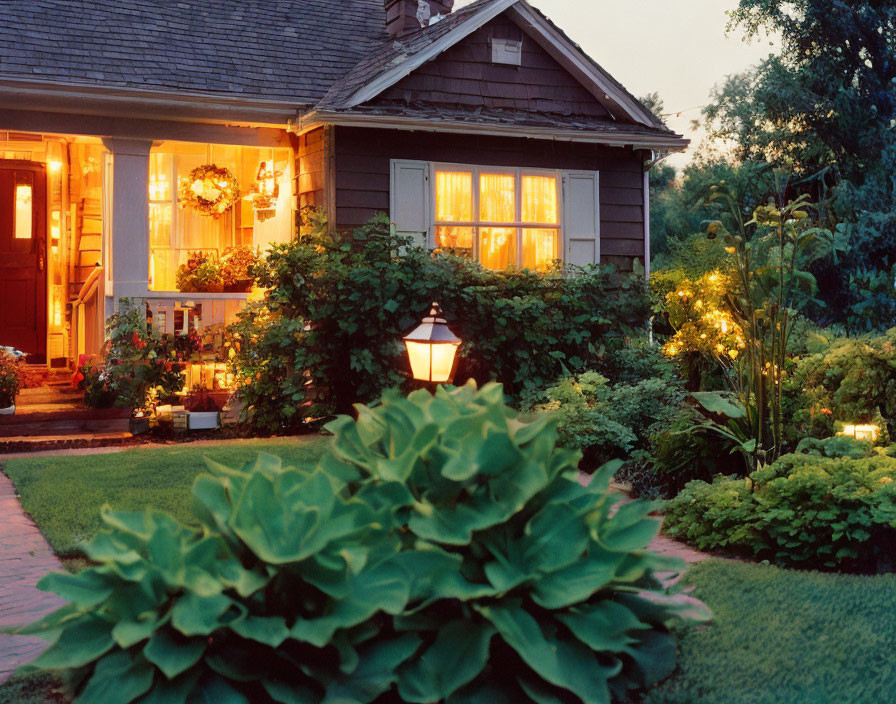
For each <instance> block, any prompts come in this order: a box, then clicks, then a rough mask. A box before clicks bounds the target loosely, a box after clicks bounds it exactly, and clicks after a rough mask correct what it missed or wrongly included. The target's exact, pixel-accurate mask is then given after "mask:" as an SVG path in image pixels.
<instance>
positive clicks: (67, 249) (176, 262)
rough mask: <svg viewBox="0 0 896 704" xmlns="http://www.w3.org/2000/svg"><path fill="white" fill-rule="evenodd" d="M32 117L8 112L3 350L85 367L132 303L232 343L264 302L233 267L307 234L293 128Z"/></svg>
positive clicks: (4, 132) (166, 326)
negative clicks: (108, 325)
mask: <svg viewBox="0 0 896 704" xmlns="http://www.w3.org/2000/svg"><path fill="white" fill-rule="evenodd" d="M27 116H28V113H18V112H16V111H0V205H2V207H0V346H8V347H12V348H15V349H18V350H21V351H22V352H25V353H26V354H27V355H28V362H29V363H31V364H40V365H46V366H47V367H51V368H59V369H65V368H67V369H75V368H76V367H77V366H78V364H79V360H82V359H83V358H84V357H85V356H91V355H97V354H99V353H101V351H102V347H103V343H104V327H105V322H106V320H107V319H108V317H109V316H110V315H112V314H113V313H114V312H115V311H116V310H117V309H118V307H119V305H120V301H121V300H122V299H124V298H127V299H130V300H131V301H133V302H135V303H136V304H137V305H142V306H144V307H145V309H146V311H147V314H148V316H149V317H151V319H152V322H153V325H154V326H155V327H156V329H157V330H158V332H159V333H160V334H165V333H167V334H171V335H179V334H189V333H190V332H191V331H193V332H195V333H196V334H198V335H205V336H206V337H207V338H209V339H210V340H218V339H220V333H221V332H223V330H224V329H225V328H226V326H227V325H228V324H229V323H230V322H232V321H233V320H234V319H235V316H236V314H237V313H238V311H239V310H240V309H241V308H242V307H243V305H244V304H245V301H246V300H247V298H248V297H249V295H250V293H249V291H248V287H247V286H246V281H245V280H240V281H235V280H234V274H233V272H232V271H231V272H228V271H227V270H226V264H227V262H228V261H232V260H234V259H240V256H241V255H242V254H245V253H246V252H253V253H255V252H257V253H260V252H263V251H264V250H265V249H266V248H267V247H269V246H270V245H271V244H272V243H276V242H286V241H288V240H289V239H291V238H292V236H293V232H294V228H295V210H296V205H295V201H296V198H295V196H294V192H295V180H296V179H295V174H294V171H295V162H294V152H293V148H292V144H291V141H290V136H289V135H288V134H287V132H286V131H285V130H282V129H274V128H272V127H261V126H251V127H250V126H246V127H228V126H224V125H207V124H187V123H167V122H161V121H160V122H158V123H152V122H150V121H143V124H141V123H140V121H139V120H135V121H130V122H129V124H128V125H127V126H126V127H125V126H123V125H122V124H119V123H120V122H122V121H115V122H116V124H114V125H111V124H110V121H109V120H108V119H105V118H89V117H86V116H81V117H78V116H68V115H60V114H52V115H51V114H46V113H44V114H40V116H39V118H40V119H31V120H29V119H28V117H27ZM36 116H37V114H32V117H36ZM4 117H7V118H12V119H11V120H4V119H2V118H4ZM26 126H30V127H34V128H39V129H40V131H28V130H23V129H21V128H22V127H26ZM72 128H78V129H77V131H75V130H74V129H72ZM110 134H111V136H110ZM216 174H220V175H221V176H220V178H217V176H216ZM225 182H226V184H227V188H226V189H225V188H224V187H223V184H225ZM219 190H220V191H225V192H224V193H222V194H219V193H218V192H217V191H219ZM197 195H199V196H206V197H205V198H204V199H202V198H197V197H196V196H197ZM209 203H214V204H215V205H214V207H208V204H209ZM196 262H202V264H203V266H202V268H201V270H200V271H199V272H198V273H197V272H196V271H195V269H197V266H196ZM231 268H233V267H232V266H231ZM228 276H229V279H228ZM188 376H189V375H188ZM188 382H189V378H188Z"/></svg>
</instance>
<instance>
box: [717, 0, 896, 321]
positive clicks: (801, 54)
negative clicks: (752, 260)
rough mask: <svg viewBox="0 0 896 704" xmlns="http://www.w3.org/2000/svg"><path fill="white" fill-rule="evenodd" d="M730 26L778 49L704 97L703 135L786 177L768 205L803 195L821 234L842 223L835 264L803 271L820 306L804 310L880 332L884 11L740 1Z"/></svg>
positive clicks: (887, 58) (887, 83)
mask: <svg viewBox="0 0 896 704" xmlns="http://www.w3.org/2000/svg"><path fill="white" fill-rule="evenodd" d="M732 25H733V26H740V27H743V28H744V29H746V31H747V33H748V34H749V35H751V36H756V35H758V34H760V33H761V32H763V31H769V32H773V33H775V34H776V35H778V36H780V39H781V46H782V49H781V52H780V55H779V56H774V57H770V58H769V59H767V60H766V61H764V62H762V63H760V64H759V65H758V66H757V67H755V68H754V69H752V70H750V71H748V72H746V73H744V74H741V75H738V76H733V77H730V78H729V79H728V80H727V81H726V82H725V83H724V84H723V85H722V86H721V87H720V88H719V89H718V90H717V91H716V93H715V96H714V100H713V103H712V104H711V105H710V106H709V107H708V108H706V110H705V117H706V118H707V121H708V122H709V123H710V126H711V129H710V134H711V135H712V136H714V137H717V138H722V139H727V140H733V141H734V142H735V143H736V145H737V146H736V156H737V158H738V159H739V160H741V161H743V162H749V161H755V162H758V163H765V164H768V165H770V166H772V167H774V169H776V170H777V172H778V173H784V174H787V176H788V179H787V181H788V183H787V186H786V188H785V189H784V193H779V194H778V196H779V198H778V202H779V203H782V202H786V201H787V200H790V199H793V198H796V197H798V196H799V195H800V194H804V193H805V194H809V195H810V197H811V198H812V199H813V200H815V201H817V202H819V204H820V206H821V207H820V219H822V220H825V221H827V224H828V225H829V226H834V225H836V224H837V223H841V222H842V223H846V224H848V225H849V230H850V233H851V246H850V251H849V252H848V253H847V254H846V256H845V257H844V258H843V260H842V261H841V262H840V263H839V266H837V267H834V266H832V265H831V264H830V263H824V264H819V265H816V268H815V269H814V273H815V275H816V277H817V278H818V280H819V284H820V288H821V291H822V298H823V299H824V301H825V303H826V304H827V309H826V311H816V313H817V314H818V315H819V316H820V317H821V318H822V319H823V320H834V319H836V320H841V321H844V322H846V323H847V324H849V325H850V326H851V327H853V328H860V329H868V328H873V327H887V326H890V325H892V324H893V318H892V315H893V313H894V312H896V293H894V290H893V285H892V284H893V281H892V276H891V275H890V273H889V272H891V270H892V268H893V267H894V266H896V181H894V180H893V178H892V175H893V173H896V3H893V2H891V1H885V0H849V1H847V0H790V1H785V0H740V5H739V7H738V9H737V10H735V11H734V12H733V13H732ZM868 282H874V290H869V289H868V288H867V286H869V285H870V284H869V283H868ZM869 301H872V304H871V305H869V303H868V302H869Z"/></svg>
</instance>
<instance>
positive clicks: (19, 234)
mask: <svg viewBox="0 0 896 704" xmlns="http://www.w3.org/2000/svg"><path fill="white" fill-rule="evenodd" d="M30 176H31V174H27V175H26V174H16V181H17V183H16V214H15V233H16V234H15V238H16V239H17V240H30V239H31V236H32V234H33V229H34V218H33V213H32V206H31V200H32V193H33V186H32V184H31V183H30V182H29V183H22V181H23V180H25V179H27V178H29V177H30Z"/></svg>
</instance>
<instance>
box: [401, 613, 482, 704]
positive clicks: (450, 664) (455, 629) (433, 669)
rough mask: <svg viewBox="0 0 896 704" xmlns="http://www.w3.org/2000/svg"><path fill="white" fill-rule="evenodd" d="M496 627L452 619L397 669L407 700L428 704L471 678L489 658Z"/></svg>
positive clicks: (453, 690)
mask: <svg viewBox="0 0 896 704" xmlns="http://www.w3.org/2000/svg"><path fill="white" fill-rule="evenodd" d="M494 633H495V629H494V627H492V626H491V625H490V624H486V623H476V622H473V621H453V622H450V623H448V624H447V625H445V626H443V627H442V628H440V629H439V632H438V634H437V635H436V640H435V642H434V643H433V644H432V645H430V646H429V647H428V648H426V649H425V650H424V651H423V652H422V653H421V654H420V655H418V656H417V657H415V658H414V660H413V661H412V662H410V663H409V664H407V665H405V666H403V667H402V668H401V669H400V670H399V673H398V692H399V694H400V695H401V697H402V699H403V700H405V701H407V702H417V703H419V704H427V703H428V702H436V701H442V700H443V699H446V698H448V697H449V696H451V695H452V694H453V693H454V692H456V691H457V690H458V689H460V688H461V687H463V686H464V685H465V684H467V683H468V682H471V681H472V680H473V679H474V678H475V677H476V676H477V675H479V673H480V672H482V670H483V668H484V667H485V664H486V662H488V647H489V643H490V642H491V639H492V636H493V635H494Z"/></svg>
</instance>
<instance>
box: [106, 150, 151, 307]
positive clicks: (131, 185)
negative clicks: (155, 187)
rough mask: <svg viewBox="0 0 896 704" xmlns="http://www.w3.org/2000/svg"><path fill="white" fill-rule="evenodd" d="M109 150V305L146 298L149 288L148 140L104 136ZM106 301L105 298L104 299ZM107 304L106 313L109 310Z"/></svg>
mask: <svg viewBox="0 0 896 704" xmlns="http://www.w3.org/2000/svg"><path fill="white" fill-rule="evenodd" d="M103 144H104V145H105V146H106V149H108V150H109V151H110V152H111V153H112V160H113V161H112V228H111V232H112V272H111V274H112V276H111V279H112V291H113V296H112V301H111V303H112V306H111V308H112V309H113V310H117V309H118V301H119V300H120V299H121V298H145V297H146V294H147V291H148V288H149V150H150V148H151V147H152V141H151V140H142V139H119V138H114V139H104V140H103ZM107 303H108V302H107ZM109 307H110V306H108V305H107V306H106V308H107V314H108V313H109Z"/></svg>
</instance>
